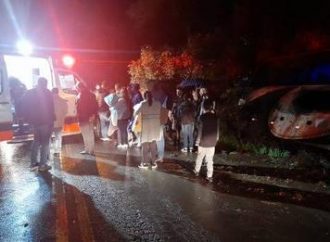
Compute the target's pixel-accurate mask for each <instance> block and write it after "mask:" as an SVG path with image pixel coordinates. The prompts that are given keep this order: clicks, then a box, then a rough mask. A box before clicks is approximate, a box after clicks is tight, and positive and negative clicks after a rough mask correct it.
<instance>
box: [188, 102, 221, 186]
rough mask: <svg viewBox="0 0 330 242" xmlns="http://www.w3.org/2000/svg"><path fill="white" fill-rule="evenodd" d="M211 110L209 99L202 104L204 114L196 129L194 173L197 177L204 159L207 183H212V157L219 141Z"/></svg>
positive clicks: (214, 116)
mask: <svg viewBox="0 0 330 242" xmlns="http://www.w3.org/2000/svg"><path fill="white" fill-rule="evenodd" d="M212 109H213V102H212V101H211V100H210V99H205V100H204V102H203V110H204V113H203V114H202V115H201V116H200V119H199V127H198V137H197V141H196V143H197V145H198V154H197V158H196V164H195V169H194V173H195V175H196V176H198V175H199V172H200V169H201V166H202V162H203V160H204V159H205V162H206V165H207V177H206V179H207V180H208V181H209V182H212V181H213V178H212V177H213V157H214V153H215V146H216V144H217V141H218V139H219V127H218V119H217V116H216V115H215V113H214V112H212Z"/></svg>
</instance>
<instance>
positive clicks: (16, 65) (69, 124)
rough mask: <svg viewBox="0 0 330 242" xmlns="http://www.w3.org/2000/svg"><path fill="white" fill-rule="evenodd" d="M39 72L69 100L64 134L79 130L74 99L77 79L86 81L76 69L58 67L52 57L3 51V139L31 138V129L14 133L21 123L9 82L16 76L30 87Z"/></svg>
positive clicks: (0, 80)
mask: <svg viewBox="0 0 330 242" xmlns="http://www.w3.org/2000/svg"><path fill="white" fill-rule="evenodd" d="M40 76H43V77H45V78H47V80H48V89H49V90H51V89H52V88H53V87H57V88H58V89H59V94H60V96H61V97H63V98H64V99H66V100H67V102H68V107H69V111H68V115H67V117H66V120H65V123H66V124H65V127H64V134H75V133H79V132H80V130H79V126H78V123H77V122H76V108H75V99H76V95H77V93H76V90H75V84H76V82H83V80H82V79H81V78H80V77H79V76H78V75H77V74H76V73H73V72H72V71H70V70H66V69H57V68H55V67H54V65H53V60H52V58H51V57H43V56H22V55H14V54H8V55H7V54H1V53H0V141H2V140H11V141H20V140H26V139H29V137H28V136H29V135H30V134H28V132H27V133H26V134H22V133H20V134H16V133H15V130H17V125H18V124H17V123H15V122H14V121H15V120H14V116H13V113H14V105H13V101H12V100H13V97H12V96H11V95H12V92H11V90H10V83H9V82H10V80H11V79H12V78H15V79H16V80H19V81H20V82H21V83H22V85H23V86H25V87H26V89H31V88H33V87H34V86H35V85H36V82H37V80H38V78H39V77H40ZM23 125H27V124H23Z"/></svg>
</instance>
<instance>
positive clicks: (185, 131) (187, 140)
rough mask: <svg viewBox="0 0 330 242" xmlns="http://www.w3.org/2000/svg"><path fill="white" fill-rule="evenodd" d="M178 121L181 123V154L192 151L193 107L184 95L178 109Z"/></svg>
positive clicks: (187, 96) (189, 99)
mask: <svg viewBox="0 0 330 242" xmlns="http://www.w3.org/2000/svg"><path fill="white" fill-rule="evenodd" d="M178 111H179V112H178V113H179V119H180V122H181V134H182V137H183V147H182V149H181V151H182V152H188V151H189V150H190V152H192V151H193V149H194V122H195V111H196V110H195V106H194V104H193V102H192V100H191V98H190V97H189V95H188V94H187V93H186V94H184V95H183V102H182V103H181V104H180V106H179V107H178Z"/></svg>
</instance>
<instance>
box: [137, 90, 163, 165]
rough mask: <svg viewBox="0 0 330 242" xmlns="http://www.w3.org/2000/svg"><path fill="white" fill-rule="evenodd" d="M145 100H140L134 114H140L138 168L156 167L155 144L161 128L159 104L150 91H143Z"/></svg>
mask: <svg viewBox="0 0 330 242" xmlns="http://www.w3.org/2000/svg"><path fill="white" fill-rule="evenodd" d="M144 98H145V100H144V101H142V102H141V106H140V108H139V109H138V110H137V111H136V114H135V115H139V114H140V115H141V123H142V125H141V126H142V129H141V143H142V162H141V164H140V165H139V168H148V167H149V165H150V166H151V168H153V169H154V168H157V164H156V159H157V144H156V141H158V140H159V139H160V136H159V130H160V128H161V122H160V114H161V104H160V102H158V101H156V100H154V99H153V97H152V94H151V92H150V91H147V92H145V94H144Z"/></svg>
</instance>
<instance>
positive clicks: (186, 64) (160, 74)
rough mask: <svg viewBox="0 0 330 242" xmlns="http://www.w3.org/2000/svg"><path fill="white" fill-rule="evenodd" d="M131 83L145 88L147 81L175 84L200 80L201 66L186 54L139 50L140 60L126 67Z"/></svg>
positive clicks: (146, 48) (201, 74)
mask: <svg viewBox="0 0 330 242" xmlns="http://www.w3.org/2000/svg"><path fill="white" fill-rule="evenodd" d="M128 69H129V70H128V72H129V74H130V76H131V82H133V83H140V85H141V86H142V87H146V82H147V81H149V80H154V81H163V80H169V81H173V82H177V81H179V80H182V79H187V78H202V77H203V65H202V64H200V63H199V62H198V61H197V60H196V59H195V58H194V57H193V56H192V55H191V54H189V53H188V52H182V53H179V54H176V55H175V54H173V53H172V52H171V51H169V50H164V51H157V50H153V49H152V48H151V47H145V48H142V49H141V55H140V58H139V59H137V60H134V61H132V62H131V63H130V64H129V66H128Z"/></svg>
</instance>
